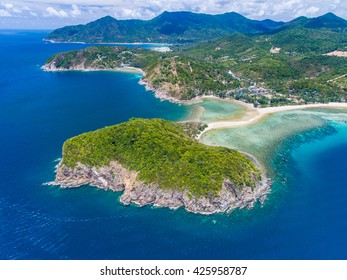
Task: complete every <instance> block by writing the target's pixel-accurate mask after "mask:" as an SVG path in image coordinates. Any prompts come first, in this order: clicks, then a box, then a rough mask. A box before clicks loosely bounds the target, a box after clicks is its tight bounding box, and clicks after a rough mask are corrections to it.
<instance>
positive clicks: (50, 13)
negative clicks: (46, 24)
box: [43, 7, 68, 17]
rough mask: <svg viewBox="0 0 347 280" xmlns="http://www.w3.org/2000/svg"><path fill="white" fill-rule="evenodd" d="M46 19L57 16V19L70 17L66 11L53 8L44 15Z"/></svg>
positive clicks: (48, 9)
mask: <svg viewBox="0 0 347 280" xmlns="http://www.w3.org/2000/svg"><path fill="white" fill-rule="evenodd" d="M43 15H44V16H45V17H50V16H55V17H68V14H67V13H66V12H65V11H64V10H60V11H58V10H56V9H54V8H53V7H48V8H47V9H46V12H45V13H44V14H43Z"/></svg>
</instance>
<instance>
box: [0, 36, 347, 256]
mask: <svg viewBox="0 0 347 280" xmlns="http://www.w3.org/2000/svg"><path fill="white" fill-rule="evenodd" d="M45 34H46V33H44V32H39V31H36V32H31V31H0V129H1V133H0V259H347V218H346V217H347V125H346V124H345V123H343V122H333V121H331V122H329V123H328V124H327V126H326V127H324V128H317V129H314V130H311V131H307V132H304V133H300V134H296V135H292V136H291V137H290V138H288V139H287V140H285V141H284V142H282V143H281V145H280V146H278V147H277V153H276V154H274V156H273V158H272V160H271V162H270V165H271V168H272V169H273V174H274V185H273V191H272V194H271V195H270V196H269V198H268V200H267V201H266V202H265V204H264V205H263V206H262V207H261V206H260V205H257V206H256V207H255V208H254V209H252V210H250V211H248V210H238V211H234V212H233V213H231V215H224V214H223V215H212V216H202V215H194V214H191V213H187V212H186V211H184V210H183V209H179V210H177V211H173V210H169V209H158V208H153V207H144V208H139V207H136V206H128V207H125V206H122V205H121V204H120V203H119V201H118V197H119V194H117V193H114V192H105V191H101V190H98V189H96V188H92V187H82V188H77V189H60V188H59V187H48V186H45V185H43V183H45V182H49V181H52V180H53V179H54V167H55V165H56V164H57V159H58V158H60V157H61V147H62V144H63V142H64V141H65V140H66V139H68V138H69V137H72V136H75V135H77V134H79V133H82V132H85V131H90V130H94V129H97V128H100V127H104V126H107V125H112V124H116V123H120V122H123V121H126V120H128V119H129V118H131V117H147V118H152V117H161V118H166V119H170V120H180V119H183V118H185V117H187V115H188V114H189V108H187V107H185V106H178V105H175V104H171V103H169V102H161V101H160V100H158V99H156V98H155V97H154V96H153V93H152V92H149V91H148V92H146V91H145V89H144V88H143V87H142V86H141V85H139V84H138V80H139V76H136V75H134V74H128V73H117V72H63V73H47V72H44V71H42V70H41V69H40V67H41V66H42V65H43V64H44V62H45V60H46V59H47V58H48V57H50V56H51V55H53V54H55V53H57V52H61V51H67V50H72V49H81V48H84V47H86V45H83V44H51V43H47V42H44V41H42V38H43V37H44V35H45ZM279 154H280V155H281V156H278V155H279ZM283 155H285V156H286V158H287V159H288V161H283ZM284 182H285V183H284Z"/></svg>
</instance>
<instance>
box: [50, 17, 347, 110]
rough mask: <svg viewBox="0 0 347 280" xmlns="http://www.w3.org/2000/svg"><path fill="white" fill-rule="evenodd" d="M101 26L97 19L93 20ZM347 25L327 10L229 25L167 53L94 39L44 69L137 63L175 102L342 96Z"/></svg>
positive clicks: (267, 103) (304, 100) (272, 102)
mask: <svg viewBox="0 0 347 280" xmlns="http://www.w3.org/2000/svg"><path fill="white" fill-rule="evenodd" d="M171 16H172V17H173V18H175V16H177V15H176V14H172V15H171ZM322 23H324V24H322ZM92 26H94V25H92ZM98 26H99V25H98ZM103 26H104V25H102V24H101V23H100V26H99V28H102V27H103ZM334 26H335V27H336V28H333V27H334ZM327 27H329V28H327ZM346 30H347V21H345V20H344V19H341V18H339V17H337V16H335V15H333V14H327V15H324V16H321V17H319V18H316V19H305V18H299V19H296V20H293V21H291V22H288V23H286V24H284V25H282V26H281V27H278V28H277V29H275V30H273V31H271V32H270V33H269V32H268V33H263V34H258V35H253V36H248V35H245V34H241V33H234V34H229V35H226V36H222V37H215V38H212V39H210V40H208V41H200V42H197V43H194V44H179V45H172V46H170V48H171V49H172V51H171V52H166V53H160V52H157V51H154V50H144V49H141V48H139V47H136V48H131V49H128V48H125V47H120V46H117V47H111V46H94V47H89V48H86V49H84V50H80V51H71V52H66V53H60V54H57V55H55V56H53V57H51V58H50V59H49V60H48V61H47V62H46V64H45V66H44V69H45V70H47V71H62V70H125V69H128V70H129V68H128V67H132V68H131V69H133V68H139V69H141V70H142V71H143V72H142V75H143V79H142V80H141V83H143V84H145V85H146V87H147V88H148V89H151V90H153V91H154V92H155V93H156V96H157V97H160V98H162V99H169V100H171V101H175V102H180V101H184V100H190V99H192V98H194V97H197V96H204V95H214V96H218V97H221V98H230V99H235V100H240V101H243V102H246V103H251V104H253V105H254V106H255V107H274V106H282V105H302V104H311V103H313V104H315V103H328V102H346V100H347V94H346V92H347V88H346V84H347V82H346V81H347V77H346V74H347V73H346V67H345V66H346V62H347V58H346V56H344V55H336V54H344V53H345V49H346V46H347V33H346V32H345V31H346ZM52 34H54V32H53V33H52ZM332 54H334V55H332Z"/></svg>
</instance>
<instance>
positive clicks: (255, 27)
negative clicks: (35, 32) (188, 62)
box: [46, 12, 347, 43]
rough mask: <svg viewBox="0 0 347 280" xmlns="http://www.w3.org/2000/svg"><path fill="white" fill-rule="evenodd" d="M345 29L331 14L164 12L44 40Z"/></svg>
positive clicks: (172, 39)
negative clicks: (276, 17)
mask: <svg viewBox="0 0 347 280" xmlns="http://www.w3.org/2000/svg"><path fill="white" fill-rule="evenodd" d="M298 26H301V27H304V28H310V29H325V30H331V31H335V32H346V30H347V21H346V20H344V19H342V18H340V17H337V16H336V15H334V14H332V13H328V14H325V15H323V16H320V17H317V18H306V17H299V18H297V19H294V20H292V21H290V22H287V23H284V22H276V21H272V20H269V19H266V20H262V21H259V20H251V19H248V18H246V17H244V16H242V15H240V14H238V13H235V12H229V13H225V14H219V15H209V14H197V13H192V12H163V13H162V14H160V15H159V16H157V17H155V18H153V19H151V20H134V19H131V20H117V19H115V18H113V17H111V16H106V17H103V18H100V19H98V20H96V21H93V22H90V23H88V24H85V25H75V26H66V27H63V28H59V29H56V30H54V31H53V32H52V33H50V34H49V35H48V36H47V37H46V39H47V40H51V41H56V42H86V43H110V42H119V43H124V42H128V43H134V42H139V43H153V42H155V43H185V42H198V41H202V40H208V39H213V38H217V37H221V36H224V35H229V34H233V33H242V34H246V35H254V34H264V33H276V32H279V31H282V30H285V29H291V28H294V27H298Z"/></svg>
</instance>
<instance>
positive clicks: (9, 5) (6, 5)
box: [1, 3, 13, 10]
mask: <svg viewBox="0 0 347 280" xmlns="http://www.w3.org/2000/svg"><path fill="white" fill-rule="evenodd" d="M1 5H2V6H3V7H5V8H6V9H8V10H10V9H12V8H13V4H10V3H1Z"/></svg>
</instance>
